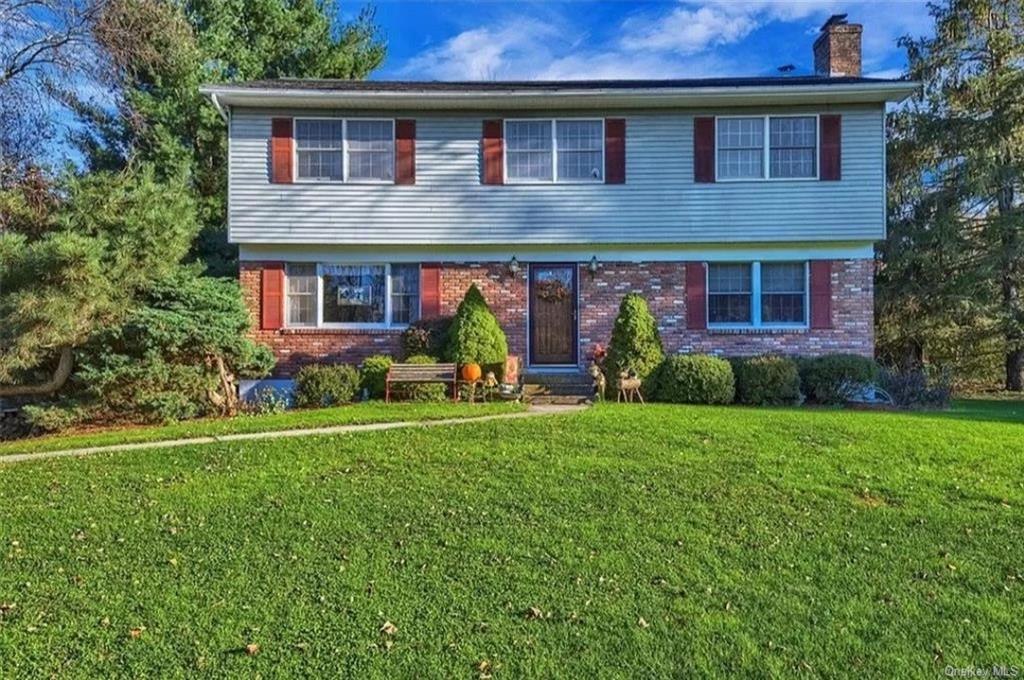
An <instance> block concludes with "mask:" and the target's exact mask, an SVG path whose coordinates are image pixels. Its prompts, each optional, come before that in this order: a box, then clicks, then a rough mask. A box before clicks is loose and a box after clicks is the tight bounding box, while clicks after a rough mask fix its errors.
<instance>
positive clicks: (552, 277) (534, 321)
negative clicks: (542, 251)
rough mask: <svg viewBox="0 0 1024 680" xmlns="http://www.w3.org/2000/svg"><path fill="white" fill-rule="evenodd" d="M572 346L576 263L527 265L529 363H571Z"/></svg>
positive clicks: (573, 349)
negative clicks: (528, 279)
mask: <svg viewBox="0 0 1024 680" xmlns="http://www.w3.org/2000/svg"><path fill="white" fill-rule="evenodd" d="M576 348H577V343H576V265H572V264H534V265H530V365H532V366H543V365H548V366H558V365H563V366H565V365H575V364H576Z"/></svg>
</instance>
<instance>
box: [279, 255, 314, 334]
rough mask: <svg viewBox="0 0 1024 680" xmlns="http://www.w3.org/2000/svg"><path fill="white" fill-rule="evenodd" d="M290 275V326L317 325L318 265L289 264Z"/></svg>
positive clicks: (288, 273)
mask: <svg viewBox="0 0 1024 680" xmlns="http://www.w3.org/2000/svg"><path fill="white" fill-rule="evenodd" d="M286 274H287V277H288V293H287V295H288V309H287V323H288V325H289V326H315V325H316V298H317V295H316V265H315V264H289V265H288V267H287V269H286Z"/></svg>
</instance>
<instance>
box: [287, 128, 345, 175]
mask: <svg viewBox="0 0 1024 680" xmlns="http://www.w3.org/2000/svg"><path fill="white" fill-rule="evenodd" d="M342 129H343V124H342V121H340V120H333V119H320V118H311V119H302V118H300V119H297V120H296V121H295V156H296V160H297V161H298V162H297V163H296V166H295V167H296V177H297V178H298V179H301V180H307V181H317V182H340V181H341V177H342V170H341V157H342V148H343V144H344V142H343V132H342Z"/></svg>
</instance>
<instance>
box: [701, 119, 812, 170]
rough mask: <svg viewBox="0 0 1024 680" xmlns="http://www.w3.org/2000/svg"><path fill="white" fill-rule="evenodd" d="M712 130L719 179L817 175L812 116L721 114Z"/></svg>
mask: <svg viewBox="0 0 1024 680" xmlns="http://www.w3.org/2000/svg"><path fill="white" fill-rule="evenodd" d="M715 131H716V132H715V169H716V174H717V178H718V179H719V180H721V181H729V180H747V179H764V178H768V179H814V178H816V177H817V176H818V117H817V116H816V115H815V116H724V117H719V118H717V119H716V120H715Z"/></svg>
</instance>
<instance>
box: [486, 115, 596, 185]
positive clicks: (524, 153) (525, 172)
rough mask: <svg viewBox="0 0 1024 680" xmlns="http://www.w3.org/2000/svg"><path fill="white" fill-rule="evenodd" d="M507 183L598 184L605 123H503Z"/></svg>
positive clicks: (528, 121)
mask: <svg viewBox="0 0 1024 680" xmlns="http://www.w3.org/2000/svg"><path fill="white" fill-rule="evenodd" d="M505 177H506V179H507V180H508V181H509V182H512V183H515V182H527V183H529V182H601V181H603V180H604V121H601V120H575V119H569V120H507V121H505Z"/></svg>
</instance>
